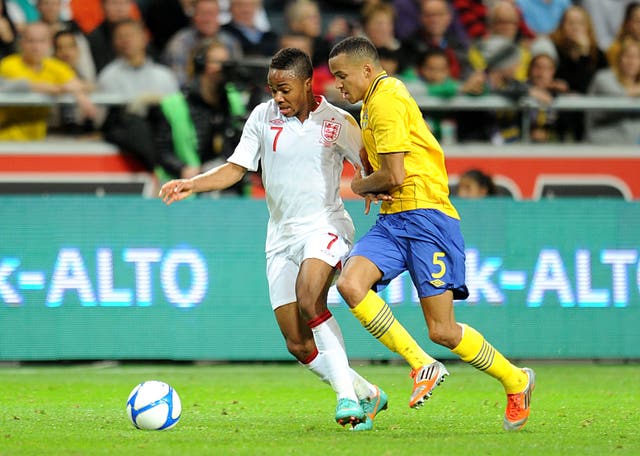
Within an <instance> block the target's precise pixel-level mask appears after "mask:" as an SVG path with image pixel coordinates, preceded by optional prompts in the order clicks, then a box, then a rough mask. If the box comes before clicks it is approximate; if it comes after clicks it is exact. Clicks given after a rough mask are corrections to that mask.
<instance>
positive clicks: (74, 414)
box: [0, 362, 640, 456]
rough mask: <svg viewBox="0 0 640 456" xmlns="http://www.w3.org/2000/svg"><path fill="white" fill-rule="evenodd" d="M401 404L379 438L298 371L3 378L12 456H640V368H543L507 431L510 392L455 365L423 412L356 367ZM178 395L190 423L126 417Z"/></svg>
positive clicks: (141, 370)
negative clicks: (147, 392) (132, 398)
mask: <svg viewBox="0 0 640 456" xmlns="http://www.w3.org/2000/svg"><path fill="white" fill-rule="evenodd" d="M353 364H354V367H355V368H356V369H357V370H358V371H359V372H360V373H361V374H363V375H364V376H366V377H367V378H368V379H370V380H371V381H373V382H374V383H376V384H378V385H380V386H381V387H382V388H383V389H384V390H386V392H387V393H388V395H389V409H388V410H386V411H384V412H382V413H381V414H380V415H379V416H378V418H377V419H376V422H375V428H374V430H373V431H371V432H362V433H357V432H349V431H347V430H345V429H343V428H341V427H339V426H338V425H336V424H335V422H334V421H333V411H334V407H335V396H334V394H333V393H332V392H331V390H330V389H329V387H328V386H327V385H324V384H322V383H321V382H320V381H319V380H318V379H317V378H316V377H315V376H313V375H312V374H311V373H309V372H307V371H306V370H305V369H303V368H302V367H301V366H299V365H297V364H293V363H291V364H275V365H274V364H231V365H172V364H169V365H167V364H160V365H155V364H154V365H146V364H143V365H128V364H126V365H115V364H98V365H71V366H57V365H56V366H43V367H40V366H22V367H12V366H5V367H0V412H1V413H0V455H3V456H4V455H11V456H13V455H200V454H201V455H334V454H335V455H349V454H352V455H366V456H374V455H409V454H415V455H420V454H425V455H523V456H524V455H527V456H528V455H544V456H551V455H639V454H640V365H639V364H637V363H630V364H621V365H618V364H615V365H614V364H592V363H567V364H562V363H556V362H553V363H551V362H548V363H544V362H535V363H531V364H530V366H531V367H533V368H534V369H535V371H536V374H537V385H536V390H535V393H534V396H533V402H532V404H533V406H532V415H531V418H530V420H529V423H528V424H527V426H526V427H525V428H524V429H523V430H522V431H521V432H516V433H506V432H504V431H503V430H502V427H501V424H502V415H503V412H504V406H505V397H504V393H503V391H502V387H501V386H500V384H499V383H498V382H497V381H495V380H493V379H491V378H490V377H488V376H487V375H484V374H482V373H480V372H478V371H476V370H474V369H473V368H471V367H469V366H467V365H464V364H458V363H451V362H450V363H448V368H449V370H450V372H451V376H450V377H449V378H448V379H447V381H446V382H445V383H444V384H443V385H441V386H439V387H438V388H437V390H436V392H435V393H434V396H433V397H432V398H431V399H430V400H429V401H427V403H426V404H425V406H424V407H422V408H421V409H420V410H417V411H416V410H411V409H409V407H408V405H407V403H408V399H409V394H410V389H411V380H410V379H409V377H408V373H409V370H408V369H407V368H406V367H405V366H403V365H398V364H389V365H370V364H364V365H360V364H359V363H353ZM151 379H159V380H163V381H166V382H168V383H170V384H171V385H172V386H174V388H175V389H176V390H177V391H178V393H179V394H180V397H181V399H182V404H183V413H182V418H181V420H180V422H179V423H178V424H177V426H176V427H175V428H173V429H171V430H168V431H141V430H137V429H135V428H134V427H133V426H132V425H131V423H130V422H129V421H128V419H127V416H126V412H125V403H126V399H127V396H128V394H129V392H130V391H131V389H132V388H133V387H134V386H135V385H136V384H137V383H139V382H141V381H143V380H151Z"/></svg>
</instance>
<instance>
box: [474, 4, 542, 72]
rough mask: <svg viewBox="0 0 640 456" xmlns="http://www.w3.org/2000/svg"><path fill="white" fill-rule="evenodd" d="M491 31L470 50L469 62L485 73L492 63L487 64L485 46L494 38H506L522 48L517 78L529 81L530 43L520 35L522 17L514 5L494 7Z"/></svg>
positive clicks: (491, 11) (490, 22)
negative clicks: (519, 28) (484, 54)
mask: <svg viewBox="0 0 640 456" xmlns="http://www.w3.org/2000/svg"><path fill="white" fill-rule="evenodd" d="M488 23H489V31H488V34H487V35H486V36H485V37H484V38H482V39H481V40H479V41H478V42H476V43H474V44H473V45H472V46H471V48H470V49H469V62H470V63H471V65H472V66H473V68H474V69H475V70H478V71H484V70H485V69H486V68H487V66H490V63H491V62H487V61H486V60H485V59H484V57H483V45H484V43H485V42H486V41H487V40H489V39H491V38H492V37H495V36H499V37H504V38H506V39H507V40H509V41H510V42H512V43H513V44H515V45H517V46H518V47H519V48H520V62H519V64H518V67H517V70H516V74H515V77H516V78H517V79H518V80H520V81H525V80H526V79H527V69H528V68H529V61H530V60H531V54H530V52H529V47H528V42H527V41H526V40H524V39H521V38H520V36H519V34H518V25H519V23H520V15H519V13H518V9H517V7H516V6H515V4H514V3H512V2H511V1H507V0H501V1H498V2H496V3H494V5H493V6H492V8H491V9H490V10H489V17H488Z"/></svg>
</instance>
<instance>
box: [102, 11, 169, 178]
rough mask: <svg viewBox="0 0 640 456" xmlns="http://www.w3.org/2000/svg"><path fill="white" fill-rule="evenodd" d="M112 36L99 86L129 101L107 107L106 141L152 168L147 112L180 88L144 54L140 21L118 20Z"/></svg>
mask: <svg viewBox="0 0 640 456" xmlns="http://www.w3.org/2000/svg"><path fill="white" fill-rule="evenodd" d="M107 1H108V0H107ZM113 39H114V46H115V48H116V50H117V53H118V54H117V55H118V57H117V58H116V59H115V60H114V61H113V62H111V63H109V64H108V65H107V66H106V67H105V68H104V69H103V70H102V71H101V72H100V74H99V75H98V89H99V90H100V91H102V92H106V93H109V94H114V95H120V96H122V97H123V98H124V99H126V100H127V101H128V104H127V105H126V107H120V106H116V107H112V108H111V109H110V110H109V113H108V116H107V118H106V120H105V122H104V124H103V126H102V131H103V133H104V137H105V139H106V140H107V141H108V142H111V143H113V144H115V145H117V146H118V147H120V148H121V149H122V150H123V151H124V152H128V153H130V154H132V155H134V156H135V157H137V158H138V159H139V160H140V161H141V162H142V163H143V164H144V165H145V166H146V168H147V169H148V170H149V171H153V170H154V168H155V166H156V164H157V158H156V152H155V145H154V144H153V132H152V130H151V125H150V124H149V122H148V120H147V114H148V112H149V107H150V106H154V105H158V104H159V103H160V101H161V100H162V99H163V98H164V97H165V96H167V95H170V94H174V93H177V92H179V85H178V80H177V79H176V77H175V76H174V74H173V73H172V72H171V70H170V69H169V67H166V66H164V65H160V64H157V63H155V62H154V61H153V60H152V59H151V58H150V57H148V56H147V54H146V48H147V44H148V36H147V34H146V32H145V29H144V25H143V24H142V23H141V22H139V21H135V20H133V19H126V20H124V21H121V22H118V23H117V24H115V26H114V28H113Z"/></svg>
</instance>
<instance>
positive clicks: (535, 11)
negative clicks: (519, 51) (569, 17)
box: [516, 0, 571, 35]
mask: <svg viewBox="0 0 640 456" xmlns="http://www.w3.org/2000/svg"><path fill="white" fill-rule="evenodd" d="M516 3H517V5H518V8H520V12H521V13H522V17H523V18H524V21H525V22H526V23H527V26H528V27H529V28H530V29H531V31H532V32H533V33H535V34H536V35H548V34H549V33H551V32H553V31H554V30H555V29H556V28H557V27H558V24H559V23H560V19H561V18H562V14H563V13H564V12H565V11H566V9H567V8H569V6H571V0H517V1H516Z"/></svg>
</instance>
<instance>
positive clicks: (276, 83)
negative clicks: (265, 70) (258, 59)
mask: <svg viewBox="0 0 640 456" xmlns="http://www.w3.org/2000/svg"><path fill="white" fill-rule="evenodd" d="M268 83H269V89H270V90H271V96H272V97H273V99H274V100H275V102H276V103H277V104H278V108H279V109H280V112H281V113H282V115H283V116H285V117H294V116H295V117H298V119H300V120H301V121H304V120H305V119H306V118H307V117H308V116H309V111H310V110H311V106H310V103H309V98H310V94H311V79H310V78H308V79H301V78H299V77H296V75H295V73H294V72H293V71H292V70H276V69H273V68H272V69H270V70H269V78H268Z"/></svg>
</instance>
